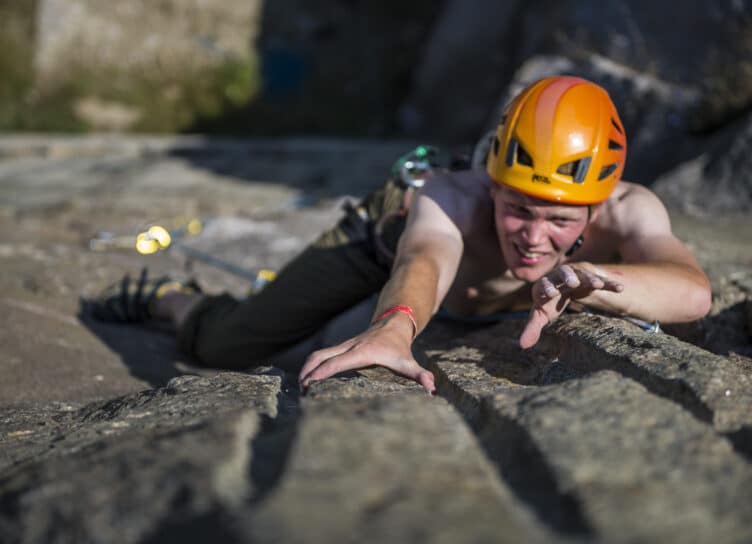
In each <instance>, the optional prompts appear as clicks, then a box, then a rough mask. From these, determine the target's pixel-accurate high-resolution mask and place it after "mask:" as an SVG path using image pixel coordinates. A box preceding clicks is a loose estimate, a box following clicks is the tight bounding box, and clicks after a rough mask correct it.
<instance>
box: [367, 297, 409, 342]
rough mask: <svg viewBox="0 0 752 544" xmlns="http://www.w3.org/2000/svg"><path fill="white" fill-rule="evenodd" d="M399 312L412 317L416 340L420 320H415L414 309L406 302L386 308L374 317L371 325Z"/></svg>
mask: <svg viewBox="0 0 752 544" xmlns="http://www.w3.org/2000/svg"><path fill="white" fill-rule="evenodd" d="M397 312H399V313H402V314H405V315H406V316H407V317H409V318H410V322H411V323H412V324H413V340H415V337H416V336H418V322H417V321H415V312H413V309H412V308H410V306H406V305H405V304H395V305H394V306H392V307H391V308H388V309H386V310H384V311H383V312H381V313H380V314H379V315H377V316H376V317H374V318H373V321H371V325H373V324H374V323H376V322H378V321H381V320H382V319H384V318H386V317H389V316H390V315H392V314H395V313H397Z"/></svg>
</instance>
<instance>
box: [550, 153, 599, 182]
mask: <svg viewBox="0 0 752 544" xmlns="http://www.w3.org/2000/svg"><path fill="white" fill-rule="evenodd" d="M591 160H592V158H591V157H583V158H581V159H579V160H576V161H572V162H567V163H564V164H562V165H561V166H559V168H557V169H556V173H557V174H563V175H565V176H571V178H572V181H574V182H575V183H582V182H583V181H585V176H587V172H588V169H589V168H590V161H591Z"/></svg>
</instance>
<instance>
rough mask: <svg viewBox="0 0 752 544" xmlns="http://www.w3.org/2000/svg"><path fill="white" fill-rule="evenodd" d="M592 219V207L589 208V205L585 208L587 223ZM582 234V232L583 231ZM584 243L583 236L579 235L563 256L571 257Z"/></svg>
mask: <svg viewBox="0 0 752 544" xmlns="http://www.w3.org/2000/svg"><path fill="white" fill-rule="evenodd" d="M592 217H593V206H591V205H588V207H587V218H588V223H590V219H591V218H592ZM585 228H587V225H586V226H585ZM583 233H584V231H583ZM584 243H585V236H584V235H583V234H580V235H579V236H578V237H577V240H575V241H574V244H572V247H570V248H569V249H568V250H567V252H566V253H565V255H566V256H567V257H571V256H572V254H573V253H574V252H575V251H577V250H578V249H580V246H582V244H584Z"/></svg>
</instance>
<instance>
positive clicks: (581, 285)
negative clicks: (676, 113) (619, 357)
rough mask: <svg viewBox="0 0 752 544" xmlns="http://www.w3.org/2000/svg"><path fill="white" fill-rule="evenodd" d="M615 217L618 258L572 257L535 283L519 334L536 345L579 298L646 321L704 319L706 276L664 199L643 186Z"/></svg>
mask: <svg viewBox="0 0 752 544" xmlns="http://www.w3.org/2000/svg"><path fill="white" fill-rule="evenodd" d="M635 192H636V194H635V195H633V196H631V197H630V198H631V201H630V202H629V203H628V204H627V205H624V206H622V207H621V209H620V210H619V213H618V215H617V217H616V219H617V232H616V234H617V235H618V237H619V239H620V245H619V254H620V257H621V260H622V262H621V263H619V264H603V265H601V264H598V265H594V264H592V263H589V262H573V263H569V264H568V265H564V266H561V267H559V268H557V269H556V270H554V271H552V272H551V273H549V274H547V275H546V276H544V277H543V278H541V280H539V281H538V282H536V283H535V285H534V286H533V309H532V310H531V313H530V317H529V319H528V323H527V326H526V327H525V330H524V332H523V334H522V336H521V337H520V345H521V346H522V347H523V348H528V347H531V346H533V345H534V344H535V343H536V342H537V341H538V339H539V337H540V333H541V330H542V329H543V327H544V326H545V325H546V324H548V323H549V322H550V321H552V320H553V319H555V318H556V317H557V316H558V315H559V314H561V312H563V311H564V309H565V308H566V306H567V305H568V304H569V302H570V301H572V300H575V301H577V302H579V303H581V304H584V305H585V306H588V307H590V308H594V309H598V310H602V311H606V312H609V313H613V314H616V315H628V316H632V317H636V318H639V319H642V320H645V321H654V320H658V321H663V322H667V323H672V322H674V323H676V322H686V321H693V320H695V319H699V318H701V317H703V316H704V315H706V314H707V313H708V312H709V311H710V306H711V302H712V301H711V289H710V282H709V281H708V278H707V276H706V275H705V273H704V272H703V271H702V269H701V268H700V266H699V264H698V263H697V261H696V260H695V258H694V256H693V255H692V253H691V252H690V251H689V249H688V248H687V247H686V246H685V245H684V244H683V243H682V242H681V241H680V240H678V239H677V238H676V237H675V236H674V235H673V233H672V232H671V225H670V221H669V217H668V213H667V212H666V209H665V207H664V206H663V204H662V203H661V202H660V200H658V198H657V197H656V196H655V195H653V193H651V192H650V191H648V190H647V189H644V188H640V189H638V190H636V191H635Z"/></svg>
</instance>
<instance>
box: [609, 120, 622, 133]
mask: <svg viewBox="0 0 752 544" xmlns="http://www.w3.org/2000/svg"><path fill="white" fill-rule="evenodd" d="M611 124H612V125H614V128H615V129H616V130H617V131H618V132H619V134H622V135H623V134H624V129H623V128H621V125H620V124H619V123H617V122H616V119H614V118H613V117H612V118H611Z"/></svg>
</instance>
